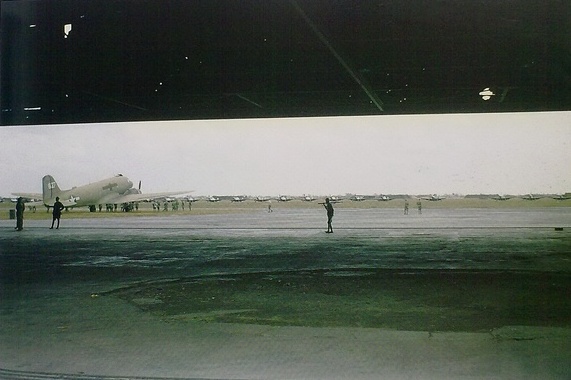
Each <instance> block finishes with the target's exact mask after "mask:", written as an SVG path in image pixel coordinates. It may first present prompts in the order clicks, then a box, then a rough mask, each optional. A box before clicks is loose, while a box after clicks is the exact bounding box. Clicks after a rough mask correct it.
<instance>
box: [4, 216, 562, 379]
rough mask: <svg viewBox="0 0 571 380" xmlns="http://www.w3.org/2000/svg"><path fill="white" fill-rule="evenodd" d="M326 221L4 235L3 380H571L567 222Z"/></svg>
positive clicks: (146, 220)
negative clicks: (97, 379) (32, 376)
mask: <svg viewBox="0 0 571 380" xmlns="http://www.w3.org/2000/svg"><path fill="white" fill-rule="evenodd" d="M325 222H326V220H325V217H324V211H323V210H312V209H278V210H275V211H274V212H272V213H267V212H266V211H255V212H251V213H240V214H217V215H192V214H182V215H173V216H171V217H158V216H157V217H129V218H124V217H123V218H85V219H65V214H64V218H63V219H62V224H61V228H60V229H59V230H49V229H48V227H49V223H50V221H46V220H43V221H41V220H31V221H26V222H25V228H24V231H21V232H17V231H14V230H13V226H12V224H13V223H12V221H0V297H1V303H0V342H1V343H0V363H3V364H0V369H1V370H0V377H8V371H20V372H15V373H16V374H13V375H11V376H13V377H16V376H19V375H17V374H18V373H20V374H21V375H22V376H23V375H25V374H26V373H32V372H34V373H38V372H41V373H44V374H50V373H60V374H61V373H68V374H74V375H75V376H78V377H80V376H86V375H98V376H130V377H136V376H147V377H181V378H350V377H353V378H378V377H379V375H385V377H387V378H413V377H414V378H442V376H445V377H448V378H455V377H457V378H465V377H476V378H478V376H481V378H489V377H496V378H516V377H517V378H568V377H569V375H570V374H571V370H570V369H569V368H567V367H565V366H561V363H562V361H566V362H567V363H569V362H571V360H569V359H571V350H570V348H571V347H570V343H568V342H569V341H570V340H569V339H567V338H569V337H570V335H569V328H570V327H571V308H570V303H569V301H568V298H569V297H568V294H570V293H569V292H570V290H571V253H570V252H571V212H570V210H569V209H568V208H546V209H501V210H500V209H426V210H423V214H422V215H420V214H418V213H417V212H416V210H411V211H410V215H407V216H405V215H402V210H398V209H338V210H336V215H335V218H334V223H333V226H334V229H335V233H334V234H325V233H324V231H325V228H326V223H325ZM566 295H567V296H566ZM466 298H468V299H470V300H471V301H470V302H463V301H462V300H463V299H466ZM229 301H232V302H229ZM254 301H255V302H254ZM293 306H296V307H293ZM538 309H539V310H540V311H538ZM253 310H254V311H256V312H253ZM316 311H318V312H316ZM331 316H335V318H331ZM490 316H491V317H490ZM484 317H485V318H484ZM476 321H477V322H478V323H476ZM399 334H400V335H399ZM311 337H313V339H311ZM373 337H376V338H375V339H377V341H375V339H373ZM378 341H383V342H384V344H382V347H377V346H376V343H375V342H378ZM407 342H408V343H407ZM371 345H373V346H374V347H375V348H372V346H371ZM387 345H388V346H391V345H392V347H393V348H394V349H395V350H396V351H398V352H406V356H404V357H403V356H401V358H400V359H398V358H395V357H394V350H393V352H391V350H389V348H388V346H387ZM456 345H463V346H465V347H466V348H465V349H462V350H460V349H457V348H456V349H454V347H455V346H456ZM50 347H51V348H50ZM143 347H144V348H145V351H144V352H142V350H143ZM466 350H467V351H466ZM367 352H368V353H367ZM372 352H374V353H375V354H374V355H373V354H372ZM151 353H152V354H151ZM149 355H150V356H152V358H153V359H152V360H151V358H150V357H149ZM537 355H539V357H540V358H542V359H541V360H542V362H541V363H540V362H537V361H538V356H537ZM70 358H72V359H70ZM533 358H535V359H533ZM145 359H147V360H151V362H153V363H154V364H155V365H154V366H153V365H151V364H150V363H149V362H148V361H147V362H146V361H145ZM392 359H394V361H392ZM531 359H533V360H531ZM530 360H531V361H530ZM126 362H128V363H131V364H125V363H126ZM331 362H333V363H334V364H332V363H331ZM4 363H6V364H4ZM293 363H301V364H299V366H298V367H297V368H295V369H294V368H292V365H293ZM350 363H353V365H350ZM355 363H357V364H356V365H355ZM435 363H438V365H437V364H435ZM2 371H4V372H2ZM447 374H455V375H456V376H446V375H447Z"/></svg>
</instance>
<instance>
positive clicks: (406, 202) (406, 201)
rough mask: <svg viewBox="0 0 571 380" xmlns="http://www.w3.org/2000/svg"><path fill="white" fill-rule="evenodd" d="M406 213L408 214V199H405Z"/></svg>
mask: <svg viewBox="0 0 571 380" xmlns="http://www.w3.org/2000/svg"><path fill="white" fill-rule="evenodd" d="M404 214H405V215H408V199H405V200H404Z"/></svg>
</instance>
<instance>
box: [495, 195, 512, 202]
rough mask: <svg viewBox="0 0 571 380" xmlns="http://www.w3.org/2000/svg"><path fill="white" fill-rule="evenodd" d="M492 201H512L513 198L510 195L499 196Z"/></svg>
mask: <svg viewBox="0 0 571 380" xmlns="http://www.w3.org/2000/svg"><path fill="white" fill-rule="evenodd" d="M492 199H493V200H496V201H507V200H509V199H511V197H510V196H508V195H503V194H498V195H496V196H493V197H492Z"/></svg>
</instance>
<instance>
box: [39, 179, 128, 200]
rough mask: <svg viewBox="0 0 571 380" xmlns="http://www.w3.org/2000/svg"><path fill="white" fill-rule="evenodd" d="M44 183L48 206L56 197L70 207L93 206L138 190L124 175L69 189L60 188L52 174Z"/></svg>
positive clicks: (44, 198)
mask: <svg viewBox="0 0 571 380" xmlns="http://www.w3.org/2000/svg"><path fill="white" fill-rule="evenodd" d="M43 185H44V194H43V195H44V196H43V201H44V204H45V205H46V206H51V205H53V203H54V202H55V198H56V197H59V198H60V201H62V202H63V203H64V205H66V204H67V205H69V207H82V206H93V205H97V204H105V203H107V202H109V203H115V201H114V198H116V197H117V196H119V195H126V194H129V193H137V192H138V191H137V190H136V189H133V182H131V181H130V180H129V179H128V178H127V177H124V176H122V175H117V176H115V177H111V178H107V179H104V180H101V181H97V182H93V183H90V184H88V185H84V186H79V187H73V188H71V189H69V190H60V189H59V188H58V186H57V183H56V182H55V180H53V178H52V177H51V176H46V177H44V184H43Z"/></svg>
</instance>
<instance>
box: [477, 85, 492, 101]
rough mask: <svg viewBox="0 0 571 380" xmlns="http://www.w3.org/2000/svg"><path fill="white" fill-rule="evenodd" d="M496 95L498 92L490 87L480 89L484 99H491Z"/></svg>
mask: <svg viewBox="0 0 571 380" xmlns="http://www.w3.org/2000/svg"><path fill="white" fill-rule="evenodd" d="M494 95H496V94H494V93H493V92H492V91H491V90H490V88H489V87H486V88H485V89H484V90H482V91H480V96H481V97H482V99H484V100H490V99H491V98H492V96H494Z"/></svg>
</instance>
